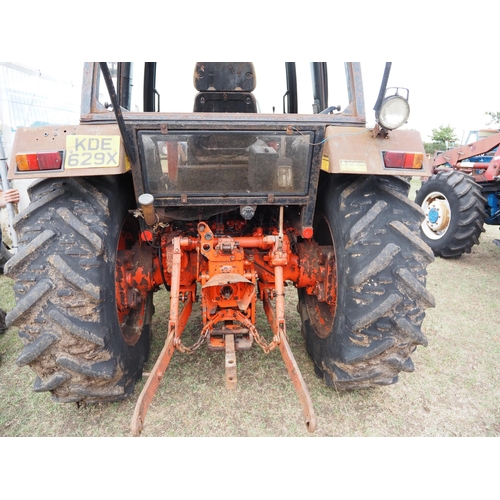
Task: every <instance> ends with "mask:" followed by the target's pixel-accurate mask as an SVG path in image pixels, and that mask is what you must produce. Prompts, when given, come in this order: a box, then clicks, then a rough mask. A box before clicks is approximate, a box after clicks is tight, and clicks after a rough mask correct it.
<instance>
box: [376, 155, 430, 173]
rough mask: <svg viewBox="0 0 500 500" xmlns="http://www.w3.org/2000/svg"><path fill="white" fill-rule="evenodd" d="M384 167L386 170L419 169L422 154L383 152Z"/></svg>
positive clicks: (421, 162) (422, 161) (422, 157)
mask: <svg viewBox="0 0 500 500" xmlns="http://www.w3.org/2000/svg"><path fill="white" fill-rule="evenodd" d="M383 157H384V165H385V167H386V168H414V169H421V168H422V165H423V163H424V155H423V154H422V153H402V152H400V151H384V152H383Z"/></svg>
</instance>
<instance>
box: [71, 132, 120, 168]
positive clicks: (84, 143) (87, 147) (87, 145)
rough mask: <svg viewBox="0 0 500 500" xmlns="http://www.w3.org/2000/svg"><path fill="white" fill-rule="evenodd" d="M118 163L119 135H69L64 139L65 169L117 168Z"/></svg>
mask: <svg viewBox="0 0 500 500" xmlns="http://www.w3.org/2000/svg"><path fill="white" fill-rule="evenodd" d="M119 163H120V136H119V135H99V136H97V135H69V136H68V137H66V155H65V160H64V168H65V169H72V168H101V167H104V168H105V167H117V166H118V165H119Z"/></svg>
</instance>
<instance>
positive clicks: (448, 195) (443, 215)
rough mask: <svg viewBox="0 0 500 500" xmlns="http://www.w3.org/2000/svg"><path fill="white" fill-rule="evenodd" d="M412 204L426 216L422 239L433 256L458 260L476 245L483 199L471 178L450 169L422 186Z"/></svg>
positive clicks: (482, 222) (482, 223) (481, 230)
mask: <svg viewBox="0 0 500 500" xmlns="http://www.w3.org/2000/svg"><path fill="white" fill-rule="evenodd" d="M415 203H417V204H418V205H420V206H421V207H422V210H423V211H424V215H425V219H424V221H423V222H422V227H421V235H422V238H423V240H424V241H425V242H426V243H427V244H428V245H429V246H430V247H431V248H432V251H433V252H434V254H435V255H437V256H440V257H445V258H457V257H460V256H461V255H462V254H463V253H470V251H471V248H472V247H473V246H474V245H479V237H480V236H481V233H483V232H484V220H485V218H486V208H485V207H486V199H485V198H484V196H483V195H482V193H481V188H480V186H479V185H478V184H477V183H476V182H474V180H473V179H472V178H471V177H470V176H468V175H466V174H463V173H462V172H457V171H454V170H451V169H450V170H448V171H441V172H438V173H437V174H435V175H433V176H432V177H431V178H430V179H429V180H427V181H425V182H424V183H423V184H422V187H421V188H420V189H419V190H418V192H417V194H416V197H415Z"/></svg>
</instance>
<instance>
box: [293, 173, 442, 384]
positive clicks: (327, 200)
mask: <svg viewBox="0 0 500 500" xmlns="http://www.w3.org/2000/svg"><path fill="white" fill-rule="evenodd" d="M323 181H324V184H323V186H322V189H321V190H320V192H319V195H318V203H317V208H316V214H315V221H314V234H315V239H316V241H317V242H318V243H319V244H320V245H325V246H332V245H333V249H334V257H333V258H334V259H335V267H336V296H337V299H336V307H333V306H330V305H328V304H327V303H326V302H320V301H318V299H317V297H316V296H315V295H309V294H307V293H306V291H305V289H302V290H299V312H300V314H301V318H302V333H303V336H304V337H305V340H306V348H307V351H308V353H309V355H310V356H311V358H312V359H313V361H314V363H315V369H316V373H317V374H318V375H319V376H321V377H323V378H324V379H325V382H326V383H327V385H330V386H335V387H336V388H337V389H358V388H367V387H371V386H377V385H387V384H392V383H394V382H396V381H397V379H398V374H399V372H401V371H405V372H411V371H413V370H414V367H413V363H412V360H411V358H410V354H411V353H412V352H413V351H414V350H415V349H416V347H417V346H418V345H423V346H426V345H427V339H426V337H425V336H424V334H423V333H422V330H421V325H422V321H423V319H424V316H425V309H426V308H427V307H433V306H434V298H433V296H432V295H431V294H430V293H429V292H428V291H427V290H426V288H425V281H426V267H427V265H428V264H429V263H430V262H432V261H433V260H434V256H433V254H432V251H431V250H430V248H429V247H428V246H427V245H426V244H425V243H424V242H422V240H421V238H420V235H419V226H420V223H421V221H422V218H423V216H422V212H421V210H420V208H419V207H418V206H417V205H416V204H414V203H413V202H411V201H410V200H409V199H408V198H407V193H408V188H409V186H408V183H407V182H406V181H403V180H400V179H397V178H380V177H372V176H370V177H359V176H357V177H352V176H349V177H344V178H339V177H338V176H331V175H330V176H328V177H325V178H324V179H323Z"/></svg>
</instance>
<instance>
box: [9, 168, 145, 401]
mask: <svg viewBox="0 0 500 500" xmlns="http://www.w3.org/2000/svg"><path fill="white" fill-rule="evenodd" d="M128 193H133V189H132V185H131V182H130V179H129V178H128V176H119V177H118V176H116V177H110V178H107V177H93V178H87V179H86V180H85V179H82V178H71V179H55V180H54V179H44V180H42V181H40V182H37V183H36V184H35V185H33V186H32V187H31V188H30V198H31V204H30V205H29V207H28V208H27V209H26V210H25V211H24V212H23V213H21V214H19V215H18V216H17V217H16V220H15V229H16V231H17V234H18V235H19V251H18V253H16V254H15V255H14V256H13V257H12V258H11V259H10V260H9V262H8V263H7V264H6V266H5V272H6V274H7V275H8V276H10V277H11V278H13V279H14V280H15V284H14V291H15V296H16V306H15V307H14V309H13V310H12V311H10V312H9V313H8V315H7V325H9V326H16V327H17V328H18V331H19V335H20V337H21V338H22V340H23V343H24V349H23V351H22V353H21V355H20V356H19V358H18V360H17V364H18V365H19V366H25V365H29V366H30V367H31V368H32V369H33V370H34V371H35V373H36V375H37V377H36V380H35V383H34V390H35V391H36V392H43V391H50V392H51V393H52V398H53V399H54V400H55V401H58V402H89V403H92V402H98V401H116V400H120V399H123V398H125V397H127V396H129V395H130V394H132V392H133V390H134V385H135V382H136V381H137V380H138V378H140V377H141V374H142V368H143V365H144V363H145V361H146V360H147V357H148V353H149V342H150V338H149V330H150V324H151V321H150V320H151V315H152V302H151V301H150V300H149V299H148V305H147V307H145V308H144V309H143V311H141V318H136V322H137V324H140V325H141V335H140V338H139V340H138V341H137V342H136V343H135V344H134V345H128V344H130V342H129V343H126V342H125V337H124V335H123V334H122V329H121V327H120V324H119V322H118V316H117V310H116V293H115V271H116V269H115V266H116V253H117V248H118V244H119V241H120V235H121V231H122V227H124V224H125V223H126V222H127V221H129V217H130V216H129V215H128V209H130V208H133V206H134V205H133V204H134V200H133V198H132V199H130V196H129V195H128ZM127 234H129V231H128V226H127Z"/></svg>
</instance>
